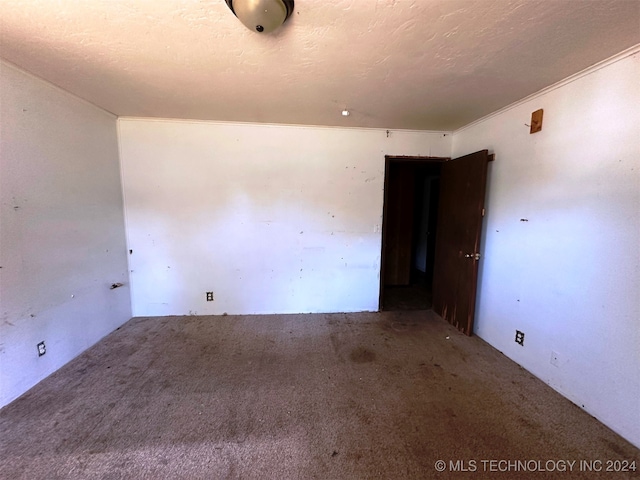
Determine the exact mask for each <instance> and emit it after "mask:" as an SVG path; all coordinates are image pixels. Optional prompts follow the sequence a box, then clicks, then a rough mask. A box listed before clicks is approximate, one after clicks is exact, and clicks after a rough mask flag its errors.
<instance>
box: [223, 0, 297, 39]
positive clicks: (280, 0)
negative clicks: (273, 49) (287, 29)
mask: <svg viewBox="0 0 640 480" xmlns="http://www.w3.org/2000/svg"><path fill="white" fill-rule="evenodd" d="M226 2H227V5H228V6H229V8H230V9H231V11H232V12H233V13H234V14H235V16H236V17H238V19H239V20H240V21H241V22H242V23H243V24H244V26H245V27H247V28H248V29H249V30H253V31H254V32H259V33H269V32H272V31H274V30H275V29H276V28H278V27H279V26H280V25H282V24H283V23H284V21H285V20H286V19H287V18H288V17H289V15H291V12H292V11H293V0H226Z"/></svg>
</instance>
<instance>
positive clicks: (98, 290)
mask: <svg viewBox="0 0 640 480" xmlns="http://www.w3.org/2000/svg"><path fill="white" fill-rule="evenodd" d="M0 194H1V201H2V203H1V205H0V266H1V267H2V268H1V269H0V298H1V307H0V315H1V316H0V406H3V405H5V404H7V403H8V402H10V401H11V400H13V399H15V398H16V397H18V396H19V395H21V394H22V393H24V392H25V391H26V390H27V389H29V388H30V387H31V386H33V385H34V384H36V383H37V382H38V381H40V380H41V379H43V378H44V377H46V376H47V375H49V374H50V373H52V372H53V371H55V370H56V369H58V368H59V367H61V366H62V365H63V364H65V363H66V362H68V361H69V360H71V359H72V358H73V357H75V356H76V355H78V354H79V353H80V352H82V351H83V350H85V349H86V348H87V347H89V346H91V345H92V344H94V343H95V342H97V341H98V340H99V339H100V338H102V337H103V336H104V335H106V334H107V333H109V332H110V331H112V330H114V329H115V328H116V327H118V326H119V325H121V324H122V323H124V322H125V321H127V320H128V319H129V318H130V317H131V311H130V296H129V288H128V286H126V285H125V286H124V287H122V288H117V289H115V290H110V289H109V286H110V285H111V284H113V283H115V282H122V283H125V284H126V283H128V280H127V263H126V244H125V234H124V219H123V206H122V191H121V182H120V174H119V163H118V145H117V129H116V119H115V117H114V116H112V115H110V114H108V113H106V112H104V111H102V110H100V109H98V108H96V107H93V106H91V105H89V104H87V103H85V102H83V101H81V100H79V99H78V98H76V97H74V96H72V95H69V94H67V93H65V92H63V91H61V90H59V89H57V88H56V87H53V86H52V85H50V84H48V83H46V82H44V81H42V80H39V79H37V78H35V77H32V76H31V75H28V74H26V73H24V72H22V71H20V70H17V69H15V68H14V67H13V66H11V65H9V64H6V63H0ZM43 340H44V341H45V344H46V347H47V353H46V354H45V355H44V356H42V357H40V358H38V355H37V349H36V345H37V343H38V342H41V341H43Z"/></svg>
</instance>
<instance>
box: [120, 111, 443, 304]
mask: <svg viewBox="0 0 640 480" xmlns="http://www.w3.org/2000/svg"><path fill="white" fill-rule="evenodd" d="M119 131H120V142H121V144H120V148H121V161H122V168H123V181H124V191H125V204H126V220H127V236H128V244H129V248H130V249H131V250H133V253H132V254H131V255H130V257H129V265H130V269H131V283H132V305H133V313H134V315H173V314H189V313H194V314H196V313H197V314H222V313H224V312H227V313H229V314H252V313H289V312H341V311H365V310H377V309H378V295H379V276H380V248H381V246H380V241H381V234H380V230H381V228H380V226H381V223H382V201H383V181H384V178H383V177H384V156H385V154H391V155H432V156H448V155H449V152H450V149H451V143H450V140H451V137H450V135H445V134H443V133H429V132H406V131H392V132H390V134H389V136H388V137H387V133H386V131H385V130H364V129H344V128H321V127H293V126H275V125H253V124H230V123H226V124H225V123H206V122H184V121H153V120H138V119H120V120H119ZM207 291H212V292H213V293H214V301H213V302H207V301H206V297H205V292H207Z"/></svg>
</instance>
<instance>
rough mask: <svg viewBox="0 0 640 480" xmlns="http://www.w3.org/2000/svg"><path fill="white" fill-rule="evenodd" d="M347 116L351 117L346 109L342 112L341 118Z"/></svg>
mask: <svg viewBox="0 0 640 480" xmlns="http://www.w3.org/2000/svg"><path fill="white" fill-rule="evenodd" d="M349 115H351V112H350V111H349V110H347V109H346V108H345V109H344V110H342V116H343V117H348V116H349Z"/></svg>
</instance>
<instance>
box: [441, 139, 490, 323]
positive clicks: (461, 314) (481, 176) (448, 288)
mask: <svg viewBox="0 0 640 480" xmlns="http://www.w3.org/2000/svg"><path fill="white" fill-rule="evenodd" d="M488 161H489V156H488V152H487V150H482V151H480V152H476V153H472V154H470V155H466V156H464V157H460V158H456V159H453V160H450V161H448V162H445V163H444V164H443V165H442V171H441V176H440V202H439V206H438V228H437V237H436V254H435V265H434V273H433V310H434V311H435V312H436V313H437V314H438V315H440V316H441V317H442V318H444V319H445V320H446V321H448V322H449V323H451V324H452V325H454V326H455V327H456V328H458V329H459V330H461V331H462V332H464V333H466V334H467V335H471V334H472V333H473V319H474V314H475V305H476V283H477V279H478V263H479V262H480V234H481V231H482V215H483V210H484V196H485V189H486V183H487V164H488Z"/></svg>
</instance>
